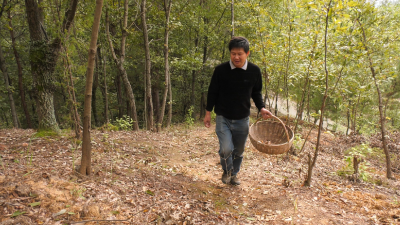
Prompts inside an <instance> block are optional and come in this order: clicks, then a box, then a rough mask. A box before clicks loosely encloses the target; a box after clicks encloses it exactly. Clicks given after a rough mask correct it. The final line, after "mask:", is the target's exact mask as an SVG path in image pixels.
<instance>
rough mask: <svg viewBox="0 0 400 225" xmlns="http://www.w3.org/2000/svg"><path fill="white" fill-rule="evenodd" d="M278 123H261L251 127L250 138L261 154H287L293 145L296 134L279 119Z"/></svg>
mask: <svg viewBox="0 0 400 225" xmlns="http://www.w3.org/2000/svg"><path fill="white" fill-rule="evenodd" d="M272 118H274V119H275V120H278V121H271V120H266V121H260V119H261V118H260V119H258V120H257V121H256V122H255V123H253V125H251V127H250V131H249V137H250V141H251V143H252V144H253V146H254V147H255V148H256V149H257V150H258V151H260V152H263V153H266V154H271V155H277V154H283V153H285V152H287V151H288V150H289V149H290V147H291V146H292V144H293V138H294V134H293V131H292V130H291V129H290V127H288V126H286V125H285V124H284V123H283V122H282V121H281V120H280V119H279V118H278V117H275V116H272Z"/></svg>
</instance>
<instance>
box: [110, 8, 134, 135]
mask: <svg viewBox="0 0 400 225" xmlns="http://www.w3.org/2000/svg"><path fill="white" fill-rule="evenodd" d="M127 24H128V0H125V3H124V18H123V21H122V26H123V27H122V37H121V53H120V58H119V59H118V58H117V55H116V54H115V50H114V46H113V43H112V40H111V37H110V20H109V17H108V11H106V33H107V39H108V43H109V46H110V50H111V54H112V56H113V59H114V62H115V64H116V65H117V67H118V70H119V73H120V75H121V77H122V80H123V82H124V85H125V90H126V92H127V95H128V97H129V104H130V112H131V114H130V117H131V118H132V119H133V121H134V122H133V130H139V123H138V118H137V112H136V103H135V96H134V95H133V91H132V86H131V83H130V82H129V79H128V74H127V72H126V70H125V67H124V61H125V44H126V36H127V35H128V33H127V31H126V28H127Z"/></svg>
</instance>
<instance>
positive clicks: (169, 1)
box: [157, 0, 172, 132]
mask: <svg viewBox="0 0 400 225" xmlns="http://www.w3.org/2000/svg"><path fill="white" fill-rule="evenodd" d="M171 6H172V0H164V12H165V30H164V64H165V65H164V67H165V72H164V77H165V81H164V93H163V98H162V103H161V110H160V118H159V119H158V121H157V132H159V131H161V126H162V123H163V120H164V114H165V105H166V103H167V95H168V89H169V59H168V56H169V54H168V51H169V47H168V41H169V15H170V13H171ZM170 105H171V106H170V107H172V104H170Z"/></svg>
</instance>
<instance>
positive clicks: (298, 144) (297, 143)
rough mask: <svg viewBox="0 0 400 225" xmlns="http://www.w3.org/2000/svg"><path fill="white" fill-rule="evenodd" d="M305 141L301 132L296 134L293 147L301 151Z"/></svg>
mask: <svg viewBox="0 0 400 225" xmlns="http://www.w3.org/2000/svg"><path fill="white" fill-rule="evenodd" d="M303 143H304V139H302V138H301V134H296V135H295V136H294V139H293V148H294V149H295V150H299V151H300V150H301V147H302V146H303Z"/></svg>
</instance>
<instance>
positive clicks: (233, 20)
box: [231, 0, 235, 38]
mask: <svg viewBox="0 0 400 225" xmlns="http://www.w3.org/2000/svg"><path fill="white" fill-rule="evenodd" d="M231 26H232V33H231V38H233V36H235V0H232V3H231Z"/></svg>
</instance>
